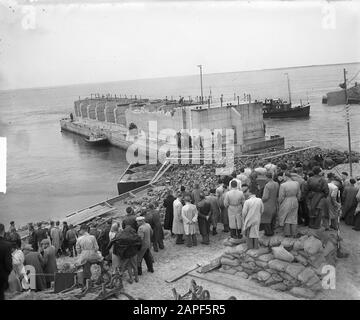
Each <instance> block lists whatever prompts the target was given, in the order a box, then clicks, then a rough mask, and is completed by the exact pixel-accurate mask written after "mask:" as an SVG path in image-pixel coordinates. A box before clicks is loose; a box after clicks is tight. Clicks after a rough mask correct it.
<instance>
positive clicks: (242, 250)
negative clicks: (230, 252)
mask: <svg viewBox="0 0 360 320" xmlns="http://www.w3.org/2000/svg"><path fill="white" fill-rule="evenodd" d="M247 249H248V248H247V245H246V243H241V244H239V245H237V246H236V247H235V252H236V253H239V254H242V253H245V252H246V251H247Z"/></svg>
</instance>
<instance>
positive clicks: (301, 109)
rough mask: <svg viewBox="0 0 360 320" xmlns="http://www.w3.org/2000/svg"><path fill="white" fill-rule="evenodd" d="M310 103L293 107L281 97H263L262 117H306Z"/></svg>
mask: <svg viewBox="0 0 360 320" xmlns="http://www.w3.org/2000/svg"><path fill="white" fill-rule="evenodd" d="M309 116H310V103H306V104H300V105H298V106H295V107H293V106H292V105H291V103H290V102H286V101H283V100H281V99H265V101H264V102H263V118H264V119H269V118H270V119H271V118H308V117H309Z"/></svg>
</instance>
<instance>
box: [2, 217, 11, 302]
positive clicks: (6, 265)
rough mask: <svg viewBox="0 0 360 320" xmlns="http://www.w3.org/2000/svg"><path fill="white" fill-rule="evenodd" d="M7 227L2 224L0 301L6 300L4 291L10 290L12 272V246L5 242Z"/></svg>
mask: <svg viewBox="0 0 360 320" xmlns="http://www.w3.org/2000/svg"><path fill="white" fill-rule="evenodd" d="M4 236H5V226H4V225H3V224H2V223H0V261H1V263H0V300H4V299H5V297H4V291H5V290H6V289H7V288H8V278H9V275H10V273H11V271H12V256H11V244H10V243H9V242H8V241H6V240H5V238H4Z"/></svg>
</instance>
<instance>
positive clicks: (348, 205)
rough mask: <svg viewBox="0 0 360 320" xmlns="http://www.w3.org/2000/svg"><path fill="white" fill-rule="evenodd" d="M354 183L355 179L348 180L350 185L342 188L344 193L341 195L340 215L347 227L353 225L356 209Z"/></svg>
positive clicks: (356, 190) (356, 191)
mask: <svg viewBox="0 0 360 320" xmlns="http://www.w3.org/2000/svg"><path fill="white" fill-rule="evenodd" d="M355 183H356V181H355V179H350V184H349V185H347V186H346V187H345V188H344V192H343V194H342V200H343V205H342V214H343V218H344V220H345V223H346V224H347V225H349V226H353V225H354V215H355V209H356V207H357V200H356V195H357V193H358V189H356V188H355Z"/></svg>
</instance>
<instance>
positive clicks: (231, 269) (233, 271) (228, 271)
mask: <svg viewBox="0 0 360 320" xmlns="http://www.w3.org/2000/svg"><path fill="white" fill-rule="evenodd" d="M219 271H220V272H223V273H227V274H235V273H236V272H237V271H236V270H235V269H234V268H230V269H227V270H225V269H223V268H220V269H219Z"/></svg>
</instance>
